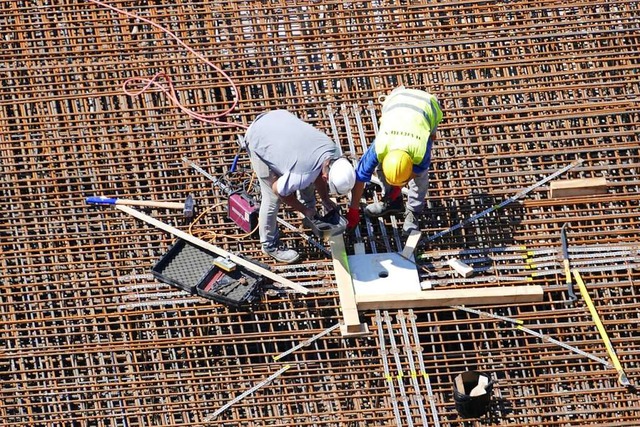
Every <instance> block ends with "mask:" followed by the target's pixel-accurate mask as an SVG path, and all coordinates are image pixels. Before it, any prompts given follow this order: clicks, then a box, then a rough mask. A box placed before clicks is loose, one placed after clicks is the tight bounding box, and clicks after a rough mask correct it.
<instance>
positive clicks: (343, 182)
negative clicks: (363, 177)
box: [329, 157, 356, 195]
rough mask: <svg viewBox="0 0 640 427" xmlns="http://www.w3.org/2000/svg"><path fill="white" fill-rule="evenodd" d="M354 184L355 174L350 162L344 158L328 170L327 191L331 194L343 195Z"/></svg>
mask: <svg viewBox="0 0 640 427" xmlns="http://www.w3.org/2000/svg"><path fill="white" fill-rule="evenodd" d="M355 183H356V172H355V171H354V170H353V166H351V162H350V161H349V160H347V159H345V158H344V157H341V158H339V159H338V160H336V161H335V162H333V164H332V165H331V167H330V168H329V191H330V192H331V193H333V194H340V195H345V194H347V193H348V192H349V191H351V189H352V188H353V185H354V184H355Z"/></svg>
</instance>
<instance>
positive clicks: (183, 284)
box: [151, 239, 264, 307]
mask: <svg viewBox="0 0 640 427" xmlns="http://www.w3.org/2000/svg"><path fill="white" fill-rule="evenodd" d="M216 258H218V255H216V254H214V253H212V252H209V251H207V250H205V249H202V248H200V247H198V246H195V245H192V244H191V243H189V242H187V241H185V240H183V239H177V240H176V241H175V243H174V244H173V245H172V246H171V247H170V248H169V251H168V252H167V253H166V254H165V255H164V256H162V258H160V259H159V260H158V261H157V262H156V263H155V265H154V266H153V268H152V269H151V273H152V274H153V276H154V277H155V278H156V279H158V280H160V281H161V282H164V283H168V284H170V285H173V286H176V287H178V288H180V289H182V290H185V291H187V292H189V293H190V294H193V295H200V296H202V297H204V298H208V299H211V300H215V301H217V302H221V303H223V304H226V305H231V306H233V307H241V306H245V305H248V304H251V303H253V302H255V301H256V300H257V299H259V297H260V295H259V294H260V290H261V286H262V284H263V282H264V278H263V277H262V276H260V275H257V274H254V273H253V272H251V271H248V270H247V269H245V268H243V267H241V266H239V265H238V266H236V269H235V270H234V271H231V272H227V271H224V270H222V269H220V268H219V267H217V266H215V265H214V264H213V261H214V260H215V259H216Z"/></svg>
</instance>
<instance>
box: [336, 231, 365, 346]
mask: <svg viewBox="0 0 640 427" xmlns="http://www.w3.org/2000/svg"><path fill="white" fill-rule="evenodd" d="M329 244H330V246H331V255H332V257H333V269H334V274H335V276H336V283H337V284H338V295H339V297H340V307H341V308H342V318H343V320H344V328H341V330H342V331H343V335H344V334H345V333H346V334H348V333H361V332H362V331H363V326H362V325H361V323H360V316H359V315H358V307H357V306H356V300H355V293H354V290H353V281H352V279H351V272H350V271H349V261H348V258H347V250H346V249H345V247H344V239H343V238H342V235H341V234H338V235H335V236H331V238H330V240H329ZM365 327H366V325H365Z"/></svg>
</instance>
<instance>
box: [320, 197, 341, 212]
mask: <svg viewBox="0 0 640 427" xmlns="http://www.w3.org/2000/svg"><path fill="white" fill-rule="evenodd" d="M322 206H324V211H325V212H327V213H329V212H331V211H335V210H338V205H336V204H335V203H334V202H333V200H331V199H327V200H323V201H322Z"/></svg>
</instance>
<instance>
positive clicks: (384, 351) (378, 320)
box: [375, 310, 402, 427]
mask: <svg viewBox="0 0 640 427" xmlns="http://www.w3.org/2000/svg"><path fill="white" fill-rule="evenodd" d="M375 322H376V326H377V327H378V343H379V345H380V357H381V358H382V368H383V369H384V378H385V379H386V380H387V385H388V386H389V394H390V396H391V406H392V407H393V415H394V416H395V419H396V426H397V427H402V421H401V419H400V409H399V408H398V399H397V398H396V389H395V387H394V386H393V378H392V377H391V372H390V371H389V362H388V361H387V354H388V352H387V349H386V344H385V340H384V330H383V328H382V316H380V310H376V317H375Z"/></svg>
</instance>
